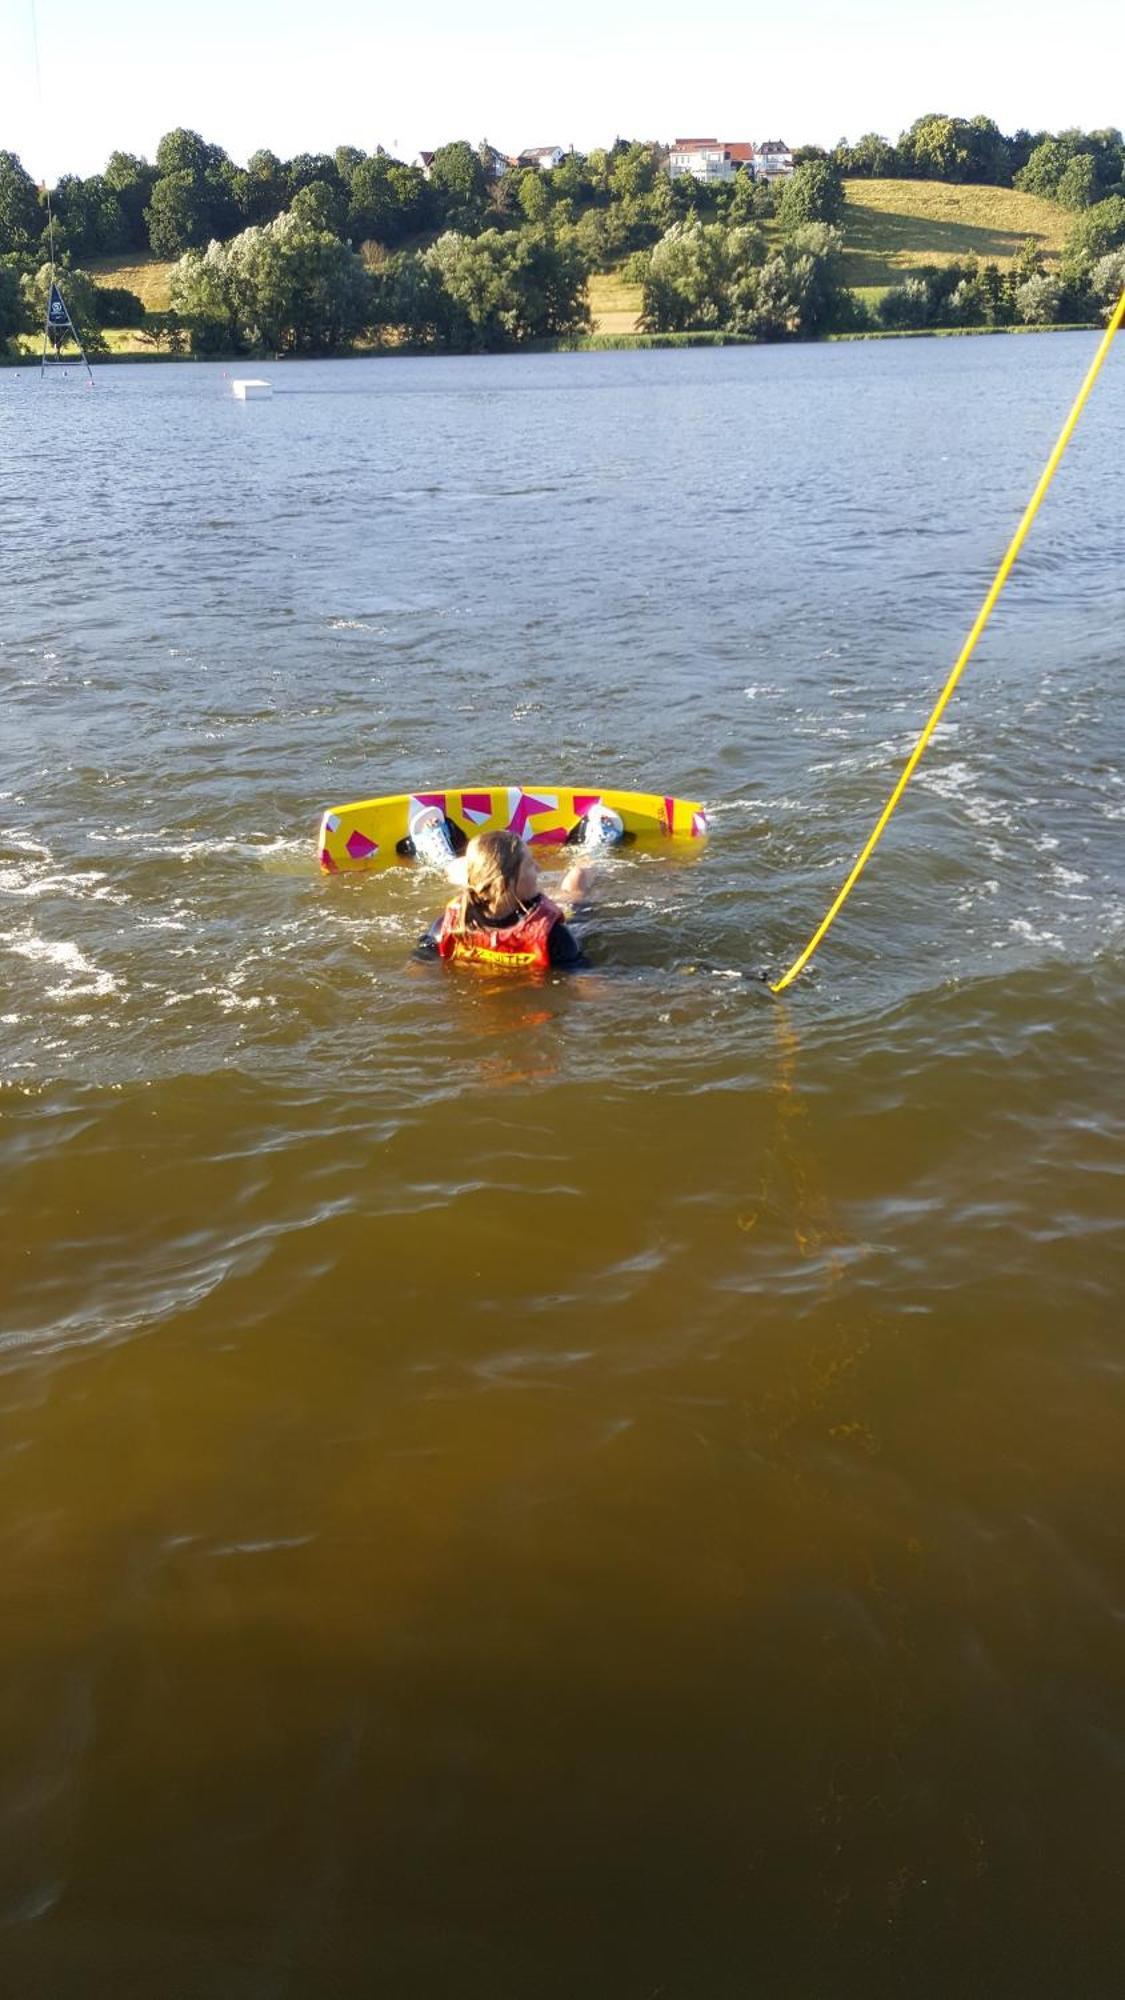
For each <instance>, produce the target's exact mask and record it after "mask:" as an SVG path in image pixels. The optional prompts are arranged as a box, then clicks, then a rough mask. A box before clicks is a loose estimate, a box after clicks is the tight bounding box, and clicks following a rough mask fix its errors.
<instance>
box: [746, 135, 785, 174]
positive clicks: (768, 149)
mask: <svg viewBox="0 0 1125 2000" xmlns="http://www.w3.org/2000/svg"><path fill="white" fill-rule="evenodd" d="M792 171H793V155H792V153H791V152H790V150H789V148H788V146H787V145H786V143H785V141H784V139H762V140H760V141H759V143H758V145H757V146H755V148H754V173H755V177H756V178H757V179H758V180H760V181H780V180H787V179H788V177H789V175H790V174H791V173H792Z"/></svg>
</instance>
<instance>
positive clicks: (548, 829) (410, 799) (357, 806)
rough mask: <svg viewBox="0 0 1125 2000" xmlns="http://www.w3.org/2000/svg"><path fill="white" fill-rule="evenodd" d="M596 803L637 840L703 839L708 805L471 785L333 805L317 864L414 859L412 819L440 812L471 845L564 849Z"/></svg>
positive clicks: (332, 869)
mask: <svg viewBox="0 0 1125 2000" xmlns="http://www.w3.org/2000/svg"><path fill="white" fill-rule="evenodd" d="M595 805H603V806H608V807H610V808H612V810H613V811H614V812H617V813H620V815H621V818H622V821H623V823H624V827H625V832H626V835H631V836H632V838H633V839H634V840H640V841H645V840H651V841H658V840H667V839H669V838H676V839H679V838H683V839H685V840H700V839H702V838H703V836H704V835H705V834H706V832H707V815H706V813H705V812H704V810H703V807H702V806H701V805H699V804H697V803H695V802H693V801H691V800H688V799H674V798H670V797H659V796H657V795H656V794H652V795H650V794H649V793H647V792H603V791H598V790H597V788H596V787H595V786H593V785H590V786H586V787H581V786H575V787H571V786H569V785H467V786H466V787H465V788H464V790H455V791H446V792H397V793H395V794H394V795H393V796H392V797H390V798H385V799H360V800H357V801H356V802H355V803H354V804H352V805H347V806H332V807H330V809H329V810H328V811H327V812H326V813H325V815H324V817H323V819H322V820H321V823H320V865H321V867H322V868H323V869H325V870H326V871H327V873H328V874H330V875H335V874H337V873H339V872H340V871H341V870H344V869H352V868H387V867H390V866H391V865H392V864H393V863H394V862H396V861H402V860H408V859H410V858H411V852H412V850H411V849H410V847H409V846H408V845H407V843H408V841H409V836H410V826H411V822H412V820H413V819H414V816H415V815H416V814H417V813H418V812H419V811H421V809H422V808H423V807H425V806H436V807H437V808H438V810H439V811H440V812H442V813H443V814H444V815H445V817H446V819H447V820H448V821H449V822H450V824H451V825H452V826H453V827H454V828H456V829H457V830H458V831H459V832H460V833H461V834H463V835H464V836H465V838H466V839H468V840H471V839H472V837H473V835H474V834H476V833H494V832H498V831H500V830H506V831H508V832H511V833H518V834H519V835H520V838H521V839H523V840H526V841H527V843H528V845H529V846H531V847H562V846H565V844H566V842H567V841H568V840H570V838H571V837H572V835H573V834H574V833H575V830H576V829H577V827H578V825H579V823H580V821H581V820H582V819H583V817H584V815H585V814H586V813H588V812H589V811H590V808H591V807H592V806H595Z"/></svg>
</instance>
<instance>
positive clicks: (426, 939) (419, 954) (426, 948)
mask: <svg viewBox="0 0 1125 2000" xmlns="http://www.w3.org/2000/svg"><path fill="white" fill-rule="evenodd" d="M442 922H443V919H442V918H441V917H435V918H434V920H433V923H432V924H431V925H430V928H429V930H428V931H424V932H423V934H422V936H421V937H420V938H419V939H418V942H417V944H416V945H415V947H414V950H413V952H412V953H411V957H412V958H437V957H439V956H440V954H439V952H438V935H439V933H440V931H441V926H442Z"/></svg>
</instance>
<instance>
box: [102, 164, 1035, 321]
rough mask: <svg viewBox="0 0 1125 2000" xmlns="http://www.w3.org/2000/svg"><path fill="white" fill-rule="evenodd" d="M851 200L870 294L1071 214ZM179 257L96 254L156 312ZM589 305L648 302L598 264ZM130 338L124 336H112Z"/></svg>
mask: <svg viewBox="0 0 1125 2000" xmlns="http://www.w3.org/2000/svg"><path fill="white" fill-rule="evenodd" d="M845 186H846V189H847V197H848V199H847V206H846V207H845V209H844V219H843V231H844V246H845V248H844V279H845V283H847V284H849V285H852V286H854V287H855V288H856V289H857V290H860V291H862V292H863V293H864V294H865V295H866V296H867V297H868V298H871V297H873V296H877V295H878V294H879V293H880V292H882V291H885V290H886V288H887V286H888V285H894V284H897V283H899V282H900V281H901V279H902V278H903V277H904V276H905V275H906V274H907V273H908V272H909V271H910V270H912V269H915V268H916V267H917V266H918V265H919V264H949V263H952V262H954V261H955V260H956V259H959V258H964V257H968V256H970V255H972V256H976V257H979V258H980V259H981V262H982V263H987V262H990V261H992V262H995V263H997V264H1000V265H1004V264H1007V263H1010V262H1011V260H1012V259H1013V258H1014V257H1015V256H1016V255H1017V254H1018V252H1019V251H1020V249H1021V248H1022V246H1023V244H1024V242H1025V240H1026V239H1027V237H1029V236H1032V237H1034V238H1035V240H1036V242H1037V243H1038V245H1039V248H1040V250H1041V252H1042V255H1043V258H1044V261H1045V262H1046V263H1047V264H1048V265H1051V264H1053V263H1057V262H1058V259H1059V255H1060V253H1061V251H1062V246H1063V240H1064V238H1065V236H1066V232H1067V230H1068V228H1069V227H1070V224H1071V222H1072V221H1073V217H1072V216H1071V215H1069V214H1068V212H1067V211H1066V210H1065V209H1062V208H1059V207H1057V206H1056V204H1055V203H1054V202H1051V201H1041V200H1040V199H1039V197H1038V196H1037V195H1032V194H1018V193H1017V192H1016V191H1015V189H1014V188H997V187H960V186H954V185H953V184H952V183H950V182H948V181H858V180H853V181H847V182H846V183H845ZM171 268H172V266H171V265H170V264H165V263H161V261H160V260H159V258H156V257H151V256H150V257H136V256H134V257H133V258H132V259H131V260H130V261H128V262H124V263H123V262H118V261H116V260H114V259H113V258H99V259H98V260H97V261H96V262H95V263H94V264H92V265H91V270H92V273H93V276H94V277H96V278H97V280H98V283H99V284H102V285H125V286H127V287H128V289H129V290H130V291H131V292H136V293H137V294H138V296H139V297H140V298H141V299H143V301H144V303H145V305H146V307H147V308H148V310H149V311H150V312H162V311H164V310H165V309H166V308H167V306H168V302H169V301H168V273H169V271H170V270H171ZM589 296H590V310H591V312H592V314H593V318H594V329H595V332H597V333H632V332H634V331H635V329H636V324H637V315H638V314H639V312H640V309H641V291H640V286H639V285H627V284H626V283H625V282H624V280H623V279H622V277H621V274H620V271H601V272H595V274H594V276H593V277H592V278H591V280H590V293H589ZM119 341H123V337H122V336H117V338H115V339H114V341H113V344H114V345H117V344H118V342H119Z"/></svg>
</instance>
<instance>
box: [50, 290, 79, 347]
mask: <svg viewBox="0 0 1125 2000" xmlns="http://www.w3.org/2000/svg"><path fill="white" fill-rule="evenodd" d="M47 325H48V326H53V327H57V328H59V329H60V330H61V329H62V328H63V327H69V328H70V331H71V333H74V321H73V320H72V319H71V317H70V314H69V313H68V311H67V309H66V304H65V302H64V300H63V295H62V293H61V292H60V290H59V288H58V286H57V285H56V283H55V281H54V279H53V278H52V280H51V289H50V292H49V293H48V295H47ZM77 337H78V336H77V334H75V339H77Z"/></svg>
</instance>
